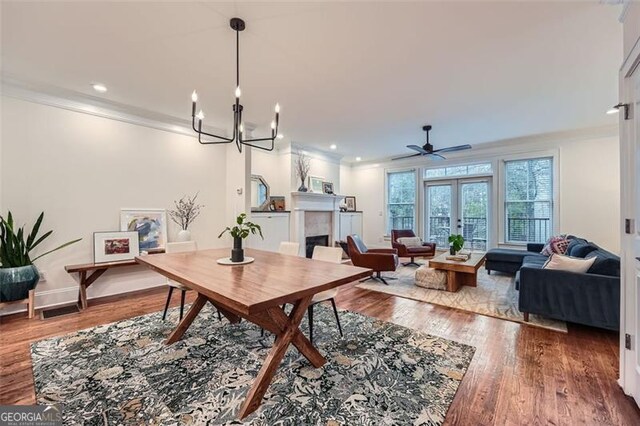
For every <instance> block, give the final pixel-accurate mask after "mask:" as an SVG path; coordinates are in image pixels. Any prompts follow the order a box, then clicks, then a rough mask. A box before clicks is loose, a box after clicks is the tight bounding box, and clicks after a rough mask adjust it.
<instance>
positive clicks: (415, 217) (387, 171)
mask: <svg viewBox="0 0 640 426" xmlns="http://www.w3.org/2000/svg"><path fill="white" fill-rule="evenodd" d="M421 170H422V169H421V168H420V167H403V168H392V169H384V206H383V207H384V210H383V211H384V213H383V219H384V222H383V225H384V238H385V240H390V239H391V235H390V233H389V232H388V225H389V202H388V201H389V174H390V173H403V172H413V173H414V187H415V196H414V205H413V229H414V230H415V232H416V235H422V224H421V223H420V221H419V220H418V215H419V214H420V211H419V210H418V208H419V206H420V202H421V200H422V197H421V196H420V191H419V190H418V183H419V180H418V178H419V177H420V172H421Z"/></svg>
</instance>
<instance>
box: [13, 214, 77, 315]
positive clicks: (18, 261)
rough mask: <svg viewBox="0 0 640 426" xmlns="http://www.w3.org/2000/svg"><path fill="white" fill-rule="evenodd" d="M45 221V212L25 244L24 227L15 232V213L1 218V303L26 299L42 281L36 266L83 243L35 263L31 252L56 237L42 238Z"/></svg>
mask: <svg viewBox="0 0 640 426" xmlns="http://www.w3.org/2000/svg"><path fill="white" fill-rule="evenodd" d="M43 218H44V212H42V213H40V216H38V219H37V220H36V223H35V224H34V225H33V228H32V229H31V232H29V235H26V240H25V231H24V227H21V228H18V229H16V228H15V226H14V221H13V215H12V214H11V212H9V213H8V214H7V218H6V219H5V218H4V217H2V216H0V302H13V301H15V300H22V299H26V298H27V297H28V296H29V291H30V290H33V289H35V288H36V285H37V284H38V281H39V280H40V274H39V272H38V269H37V268H36V267H35V265H34V264H33V262H35V261H36V260H38V259H40V258H41V257H43V256H46V255H48V254H50V253H53V252H54V251H57V250H60V249H61V248H64V247H66V246H68V245H71V244H74V243H77V242H78V241H80V240H81V239H82V238H79V239H77V240H73V241H69V242H68V243H64V244H62V245H61V246H59V247H56V248H54V249H53V250H49V251H47V252H45V253H43V254H41V255H40V256H38V257H36V258H34V259H31V257H30V252H31V251H32V250H33V249H35V248H36V247H38V246H39V245H40V243H42V242H43V241H44V240H45V239H47V237H49V236H50V235H51V234H52V233H53V231H49V232H46V233H44V234H43V235H42V236H40V237H38V232H39V231H40V225H41V224H42V220H43Z"/></svg>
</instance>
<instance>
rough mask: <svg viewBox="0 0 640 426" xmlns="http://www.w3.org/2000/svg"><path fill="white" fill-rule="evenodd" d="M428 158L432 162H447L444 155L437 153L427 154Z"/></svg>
mask: <svg viewBox="0 0 640 426" xmlns="http://www.w3.org/2000/svg"><path fill="white" fill-rule="evenodd" d="M427 157H429V158H430V159H432V160H437V161H442V160H446V158H444V157H443V156H442V155H440V154H436V153H435V152H433V153H431V154H427Z"/></svg>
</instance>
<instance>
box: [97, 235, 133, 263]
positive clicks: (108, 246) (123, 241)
mask: <svg viewBox="0 0 640 426" xmlns="http://www.w3.org/2000/svg"><path fill="white" fill-rule="evenodd" d="M139 254H140V243H139V234H138V233H137V232H136V231H121V232H94V233H93V262H94V263H103V262H119V261H122V260H132V259H133V258H135V257H136V256H138V255H139Z"/></svg>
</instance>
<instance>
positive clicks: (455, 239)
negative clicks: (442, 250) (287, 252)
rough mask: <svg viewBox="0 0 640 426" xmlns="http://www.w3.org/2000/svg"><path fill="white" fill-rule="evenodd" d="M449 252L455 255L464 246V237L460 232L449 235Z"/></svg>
mask: <svg viewBox="0 0 640 426" xmlns="http://www.w3.org/2000/svg"><path fill="white" fill-rule="evenodd" d="M449 243H450V245H449V254H451V255H455V254H456V253H458V252H459V251H460V250H462V247H463V246H464V237H463V236H462V235H460V234H456V235H449Z"/></svg>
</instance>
